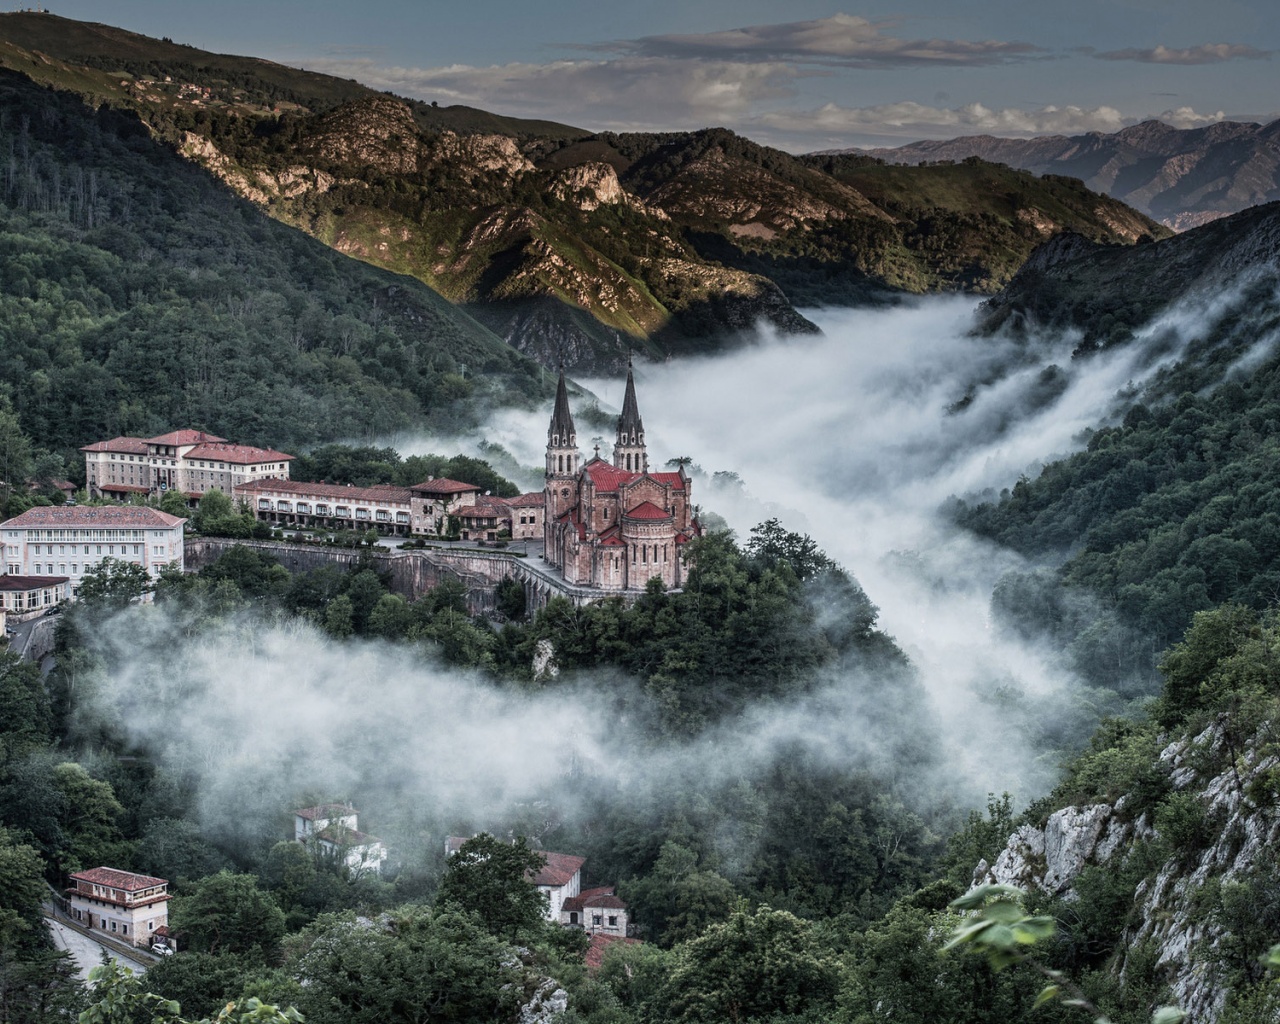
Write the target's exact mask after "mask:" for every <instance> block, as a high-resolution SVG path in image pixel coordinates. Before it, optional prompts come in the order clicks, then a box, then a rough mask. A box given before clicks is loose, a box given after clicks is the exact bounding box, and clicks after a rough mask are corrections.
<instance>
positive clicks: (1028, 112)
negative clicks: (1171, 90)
mask: <svg viewBox="0 0 1280 1024" xmlns="http://www.w3.org/2000/svg"><path fill="white" fill-rule="evenodd" d="M1225 116H1226V115H1225V113H1224V112H1223V111H1221V110H1219V111H1215V112H1214V113H1211V114H1201V113H1199V112H1197V111H1196V110H1194V109H1193V108H1191V107H1178V108H1177V109H1172V110H1165V111H1163V112H1161V113H1158V114H1157V113H1145V114H1143V115H1141V116H1135V115H1132V114H1125V113H1123V112H1122V111H1120V110H1119V109H1117V108H1116V107H1110V106H1099V107H1079V106H1075V105H1073V104H1066V105H1063V106H1057V105H1053V104H1050V105H1048V106H1044V107H1040V108H1037V109H1022V108H1019V107H1003V108H996V107H988V106H986V105H985V104H982V103H966V104H964V105H963V106H959V107H934V106H928V105H926V104H923V103H915V102H912V101H903V102H899V103H885V104H880V105H878V106H871V107H842V106H839V105H837V104H834V103H828V104H827V105H825V106H823V107H819V108H818V109H816V110H809V111H787V112H785V113H771V114H765V115H762V116H761V117H760V118H758V124H759V125H760V126H762V127H764V128H766V129H768V130H771V131H775V132H777V131H782V132H786V133H788V134H789V135H791V136H792V137H793V138H808V139H814V140H816V139H826V140H828V141H830V140H836V139H840V138H851V137H854V136H857V137H862V138H879V139H896V138H911V139H920V138H937V139H941V138H951V137H953V136H957V135H974V134H991V135H1003V136H1015V137H1017V136H1034V135H1047V134H1059V135H1072V134H1079V133H1083V132H1115V131H1119V130H1120V129H1121V128H1125V127H1127V126H1129V125H1133V124H1138V123H1139V122H1141V121H1145V120H1151V119H1155V120H1160V121H1163V122H1165V123H1166V124H1169V125H1173V126H1174V127H1175V128H1195V127H1199V126H1201V125H1205V124H1211V123H1213V122H1215V121H1221V120H1223V119H1224V118H1225ZM749 132H750V129H748V133H749Z"/></svg>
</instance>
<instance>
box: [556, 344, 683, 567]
mask: <svg viewBox="0 0 1280 1024" xmlns="http://www.w3.org/2000/svg"><path fill="white" fill-rule="evenodd" d="M691 489H692V482H691V481H690V479H689V477H688V476H687V475H686V473H685V471H684V467H683V466H681V467H680V468H679V469H678V470H677V471H676V472H674V473H655V472H651V471H650V469H649V455H648V452H647V451H646V449H645V443H644V424H643V422H641V419H640V409H639V406H638V405H637V404H636V385H635V379H634V377H633V376H632V373H631V368H630V366H628V367H627V391H626V395H625V397H624V399H623V402H622V415H620V416H619V417H618V436H617V439H616V441H615V442H614V446H613V461H612V462H607V461H605V460H604V459H602V458H600V452H599V449H598V448H597V449H596V454H595V456H594V457H593V458H592V459H591V460H590V461H588V462H587V463H586V464H585V465H584V464H582V456H581V454H580V452H579V451H578V438H577V432H576V431H575V429H574V425H573V416H572V414H571V413H570V411H569V392H568V389H567V388H566V387H565V380H564V371H563V370H562V371H561V372H560V382H559V385H558V386H557V388H556V404H555V409H554V410H553V411H552V414H551V426H550V427H549V428H548V430H547V486H546V491H545V492H544V495H545V510H544V511H545V515H544V519H543V522H544V524H545V525H544V530H545V537H546V549H545V552H544V557H545V558H546V560H547V562H548V563H550V564H551V565H552V566H554V567H555V568H557V569H558V570H559V571H560V572H561V573H562V574H563V576H564V579H565V582H566V583H572V584H577V585H579V586H588V587H596V588H599V589H600V590H604V591H617V592H622V591H628V590H632V591H634V590H643V589H644V588H645V586H646V585H647V584H648V582H649V580H651V579H654V578H657V579H661V580H662V582H663V583H664V584H665V585H666V586H667V588H668V589H677V588H679V587H682V586H683V585H684V577H685V573H686V566H685V565H684V564H683V562H682V561H681V558H680V552H681V549H682V548H683V547H684V545H686V544H687V543H688V542H689V541H690V540H692V539H693V538H694V537H697V536H699V535H700V534H701V532H702V528H701V527H700V526H699V525H698V520H697V518H696V517H695V513H694V509H693V504H692V500H691V493H690V492H691Z"/></svg>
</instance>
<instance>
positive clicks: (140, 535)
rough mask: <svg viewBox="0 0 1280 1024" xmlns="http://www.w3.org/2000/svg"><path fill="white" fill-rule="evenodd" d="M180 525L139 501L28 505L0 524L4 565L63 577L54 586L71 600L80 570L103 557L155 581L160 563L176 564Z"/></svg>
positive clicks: (180, 556)
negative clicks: (136, 569) (64, 590)
mask: <svg viewBox="0 0 1280 1024" xmlns="http://www.w3.org/2000/svg"><path fill="white" fill-rule="evenodd" d="M184 523H186V520H185V519H182V518H180V517H178V516H171V515H169V513H167V512H161V511H160V510H159V509H155V508H147V507H146V506H142V505H45V506H37V507H36V508H29V509H27V511H25V512H23V513H22V514H21V515H18V516H14V517H13V518H12V519H10V520H8V521H7V522H4V523H0V537H3V542H4V551H5V569H6V570H7V572H8V574H9V575H10V576H11V577H21V576H25V577H56V578H65V580H66V582H65V583H62V584H59V586H61V587H65V588H68V594H69V596H70V597H72V598H74V597H75V594H76V590H77V589H78V588H79V586H80V581H81V579H82V578H83V577H84V574H85V573H87V572H90V571H92V570H94V569H95V568H96V567H97V566H99V565H101V564H102V563H103V562H104V561H106V560H107V559H115V560H116V561H119V562H130V563H132V564H134V565H138V566H141V567H142V568H143V569H144V570H146V572H147V575H149V576H150V577H151V578H152V579H155V578H157V577H159V575H160V570H161V569H163V568H165V567H166V566H170V565H173V566H176V567H177V568H179V569H181V568H182V566H183V563H184V559H185V557H186V551H185V548H184V546H183V524H184ZM61 599H64V600H65V596H64V597H63V598H61ZM29 600H30V599H29V598H28V605H29Z"/></svg>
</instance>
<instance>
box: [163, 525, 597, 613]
mask: <svg viewBox="0 0 1280 1024" xmlns="http://www.w3.org/2000/svg"><path fill="white" fill-rule="evenodd" d="M237 544H239V545H243V546H245V547H251V548H256V549H257V550H259V551H261V552H263V553H264V554H268V555H270V556H271V557H272V558H274V559H275V560H276V561H278V562H279V563H280V564H281V565H283V566H284V567H285V568H286V569H288V570H289V571H290V572H295V573H296V572H311V571H312V570H315V569H320V568H323V567H324V566H332V567H334V568H337V569H340V570H342V571H344V572H345V571H347V570H349V569H352V568H354V567H356V566H359V565H361V564H368V565H369V567H370V568H372V569H373V570H374V571H375V572H377V573H378V574H379V575H381V576H382V577H383V578H384V579H385V580H387V585H388V587H389V589H390V590H391V592H392V593H394V594H399V595H400V596H401V597H403V598H405V599H406V600H409V601H416V600H417V599H418V598H420V597H421V596H422V595H423V594H425V593H427V591H429V590H432V589H433V588H435V587H437V586H439V585H440V584H441V583H442V582H444V581H445V580H457V581H458V582H460V583H462V584H463V586H465V587H466V588H467V598H466V600H467V610H468V611H469V612H470V613H471V614H472V615H485V614H488V613H490V612H492V611H494V608H495V606H496V604H495V602H496V590H497V586H498V584H499V583H500V582H502V580H503V579H505V578H506V577H508V576H510V577H511V578H513V579H515V580H517V581H518V582H519V583H520V584H521V585H522V586H523V587H524V590H525V601H526V604H527V605H528V608H529V610H530V611H533V610H535V609H538V608H541V607H543V606H544V605H545V604H546V603H547V602H548V601H549V600H551V598H552V597H556V596H559V597H565V598H568V599H569V600H570V601H572V602H573V603H574V604H588V603H590V602H592V601H598V600H600V598H601V597H602V596H604V595H602V594H600V592H599V591H593V590H591V589H590V588H587V587H575V586H572V585H570V584H567V583H565V582H564V581H563V580H562V579H559V578H558V576H557V575H556V574H555V573H553V572H552V571H551V570H550V569H547V568H545V567H543V565H542V564H541V559H539V558H537V557H536V556H535V557H530V558H521V557H518V556H516V555H513V554H511V553H509V552H505V551H479V550H475V549H472V548H462V549H456V550H452V549H447V548H425V549H422V550H409V551H367V550H366V551H358V550H352V549H350V548H338V547H329V546H321V545H318V544H317V545H311V544H289V543H285V542H282V541H265V540H233V539H230V538H223V537H199V538H193V539H190V540H188V541H187V543H186V570H187V572H199V571H200V570H201V569H203V568H204V567H205V566H206V565H210V564H212V563H213V562H215V561H217V559H218V558H219V557H221V556H222V555H223V554H225V553H226V552H227V551H229V550H231V548H233V547H235V546H236V545H237Z"/></svg>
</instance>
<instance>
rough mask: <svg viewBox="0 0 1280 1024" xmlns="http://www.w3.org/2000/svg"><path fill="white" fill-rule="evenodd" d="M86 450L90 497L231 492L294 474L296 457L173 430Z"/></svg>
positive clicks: (202, 433)
mask: <svg viewBox="0 0 1280 1024" xmlns="http://www.w3.org/2000/svg"><path fill="white" fill-rule="evenodd" d="M80 450H81V451H82V452H84V467H85V486H86V487H87V488H88V490H89V495H90V497H103V496H106V497H112V498H127V497H129V496H130V495H132V494H155V495H159V494H163V493H165V492H166V491H171V490H177V491H178V492H179V493H181V494H183V495H185V496H186V497H187V498H188V499H189V500H191V501H194V500H198V499H199V498H200V497H202V496H203V495H204V494H207V493H208V492H209V491H222V492H223V493H224V494H231V493H232V492H233V491H234V489H235V487H236V485H237V484H241V483H245V482H247V481H250V480H259V479H265V478H269V477H288V475H289V463H290V462H291V461H293V456H292V455H287V454H285V453H284V452H280V451H276V450H275V449H274V448H255V447H253V446H252V445H245V444H233V443H232V442H230V441H228V440H227V439H226V438H225V437H219V436H218V435H217V434H210V433H208V432H207V431H204V430H192V429H189V428H188V429H182V430H171V431H169V432H168V433H167V434H160V435H158V436H156V437H146V438H142V437H117V438H114V439H113V440H110V441H95V442H94V443H93V444H87V445H85V446H84V447H83V448H81V449H80Z"/></svg>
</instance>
